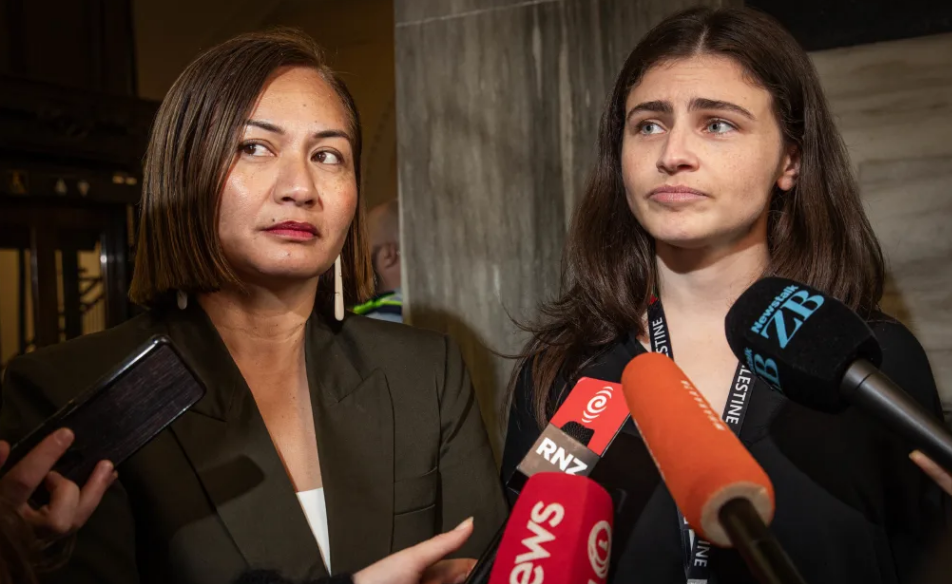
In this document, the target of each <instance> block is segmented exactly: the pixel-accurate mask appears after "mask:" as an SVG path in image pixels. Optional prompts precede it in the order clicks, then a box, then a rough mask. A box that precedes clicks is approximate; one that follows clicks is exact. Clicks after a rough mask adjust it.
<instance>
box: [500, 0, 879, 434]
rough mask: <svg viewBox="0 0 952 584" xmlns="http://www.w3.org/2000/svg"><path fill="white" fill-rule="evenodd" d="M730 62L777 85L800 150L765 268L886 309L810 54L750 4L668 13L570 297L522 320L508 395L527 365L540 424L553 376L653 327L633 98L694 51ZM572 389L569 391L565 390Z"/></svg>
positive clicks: (607, 147) (776, 209) (620, 92)
mask: <svg viewBox="0 0 952 584" xmlns="http://www.w3.org/2000/svg"><path fill="white" fill-rule="evenodd" d="M702 54H704V55H720V56H725V57H729V58H731V59H733V60H734V61H735V62H736V63H738V64H739V65H741V67H743V68H744V70H745V71H746V73H747V75H748V76H749V77H750V79H751V80H752V81H754V82H756V83H758V84H759V85H760V86H762V87H763V88H765V89H766V90H767V91H769V92H770V94H771V96H772V101H773V108H774V113H775V115H776V119H777V121H778V123H779V125H780V128H781V131H782V134H783V137H784V141H785V142H786V143H787V145H788V146H792V147H795V148H796V149H797V150H798V151H799V153H800V157H801V158H800V173H799V178H798V180H797V183H796V186H795V187H794V188H793V189H792V190H790V191H788V192H779V191H775V192H774V193H773V196H772V198H771V203H770V212H769V217H768V234H767V246H768V250H769V253H770V263H769V266H768V268H767V273H768V274H774V275H780V276H784V277H787V278H791V279H794V280H798V281H800V282H804V283H806V284H809V285H811V286H813V287H815V288H818V289H820V290H823V291H824V292H826V293H828V294H830V295H832V296H834V297H836V298H838V299H840V300H842V301H843V302H845V303H846V304H847V305H849V306H850V307H851V308H853V309H854V310H856V311H858V312H860V313H861V314H864V315H865V314H869V313H870V312H871V311H873V310H875V308H876V307H877V305H878V304H879V300H880V298H881V297H882V292H883V277H884V276H883V274H884V271H885V270H884V266H883V256H882V251H881V250H880V247H879V243H878V241H877V240H876V236H875V235H874V234H873V230H872V227H871V226H870V224H869V221H868V220H867V218H866V215H865V213H864V212H863V206H862V203H861V201H860V195H859V189H858V187H857V185H856V181H855V179H854V177H853V174H852V169H851V167H850V162H849V156H848V154H847V151H846V146H845V145H844V143H843V140H842V138H841V136H840V134H839V132H838V131H837V130H836V126H835V125H834V123H833V118H832V116H831V115H830V111H829V106H828V105H827V103H826V98H825V97H824V95H823V90H822V88H821V86H820V80H819V78H818V76H817V73H816V70H815V69H814V67H813V64H812V63H811V62H810V59H809V57H808V56H807V54H806V53H805V52H804V51H803V49H802V48H801V47H800V45H799V44H798V43H797V41H796V40H794V38H793V37H792V36H791V35H790V34H789V33H788V32H787V31H786V30H784V28H783V27H782V26H781V25H780V24H779V23H778V22H776V21H775V20H774V19H773V18H771V17H769V16H767V15H765V14H762V13H760V12H757V11H755V10H751V9H747V8H728V9H710V8H694V9H690V10H687V11H684V12H681V13H679V14H676V15H674V16H671V17H669V18H667V19H666V20H664V21H663V22H662V23H661V24H659V25H658V26H656V27H655V28H654V29H652V30H651V31H650V32H649V33H648V34H647V36H645V38H644V39H642V41H641V42H639V43H638V45H637V46H636V47H635V49H634V50H633V51H632V52H631V54H630V55H629V56H628V59H627V60H626V61H625V65H624V67H623V68H622V70H621V73H620V74H619V75H618V79H617V81H616V82H615V88H614V90H613V91H612V94H611V98H610V99H609V101H608V104H607V108H606V110H605V112H604V114H603V115H602V119H601V124H600V127H599V136H598V158H597V161H596V163H595V168H594V171H593V174H592V177H591V179H590V182H589V184H588V187H587V189H586V192H585V195H584V197H583V199H582V201H581V203H580V205H579V207H578V209H577V210H576V213H575V217H574V220H573V223H572V227H571V230H570V232H569V235H568V240H567V243H566V248H565V252H564V256H563V273H562V286H563V288H562V294H561V297H559V298H558V299H556V300H555V301H553V302H551V303H547V304H544V305H543V306H542V308H541V312H542V315H541V317H540V319H539V320H538V321H537V322H535V323H533V324H529V325H527V326H525V327H524V328H526V329H527V330H529V331H531V332H532V333H533V337H532V339H531V340H530V341H529V343H528V344H527V345H526V347H525V349H524V351H523V352H522V353H521V354H520V355H519V359H520V361H519V363H518V365H517V367H516V368H515V370H514V372H513V375H512V379H511V381H510V385H509V388H510V394H511V393H512V391H513V390H514V388H515V385H516V383H517V380H518V379H519V378H520V377H521V375H522V373H523V370H524V368H526V367H529V368H530V374H531V379H532V388H533V400H532V402H533V410H534V413H535V415H536V417H537V419H538V421H539V422H540V424H543V423H544V421H545V420H546V419H548V416H549V415H551V408H552V407H553V406H554V404H553V403H552V400H550V399H549V390H550V389H551V388H552V386H553V384H554V383H556V380H557V379H559V378H560V377H561V379H562V380H563V381H564V382H565V383H566V384H567V383H570V382H571V381H573V380H574V379H575V378H576V377H578V375H579V373H580V371H581V370H582V369H583V368H584V367H585V366H586V365H588V364H589V363H591V362H592V361H593V360H594V359H595V358H596V357H597V356H598V355H599V354H600V352H601V350H603V349H605V348H606V347H607V345H609V343H612V342H613V341H615V340H617V339H618V338H620V337H621V336H623V335H627V334H629V333H630V332H632V331H634V332H635V333H636V334H638V335H639V336H641V335H643V334H644V333H645V325H644V322H643V321H642V318H643V315H644V314H645V311H646V310H647V307H648V301H649V298H650V296H651V293H652V291H653V290H654V288H655V284H656V282H657V267H656V263H655V257H654V240H653V239H652V238H651V236H650V235H649V234H648V233H647V232H646V231H645V229H644V228H643V227H642V226H641V225H640V224H639V223H638V221H637V220H636V219H635V217H634V215H633V214H632V212H631V211H630V209H629V208H628V204H627V202H626V198H625V188H624V185H623V183H622V174H621V145H622V136H623V132H624V125H625V119H624V116H625V111H624V108H625V101H626V99H627V98H628V94H629V93H630V91H631V89H632V88H633V87H634V86H635V85H636V84H638V83H639V81H640V80H641V79H642V77H643V76H644V74H645V72H646V71H647V70H648V69H650V68H651V67H652V66H654V65H657V64H659V63H662V62H665V61H670V60H674V59H682V58H688V57H691V56H694V55H702ZM560 389H561V390H563V391H564V387H563V388H560Z"/></svg>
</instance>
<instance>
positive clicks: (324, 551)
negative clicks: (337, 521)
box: [297, 488, 333, 574]
mask: <svg viewBox="0 0 952 584" xmlns="http://www.w3.org/2000/svg"><path fill="white" fill-rule="evenodd" d="M297 496H298V501H299V502H300V503H301V508H302V509H304V515H305V516H306V517H307V523H308V525H310V526H311V531H312V532H313V533H314V539H316V540H317V547H318V548H319V549H320V551H321V558H323V559H324V565H325V566H327V571H328V572H329V573H331V574H333V572H332V571H331V542H330V540H329V539H328V537H327V505H325V504H324V489H323V488H320V489H311V490H310V491H301V492H300V493H298V494H297Z"/></svg>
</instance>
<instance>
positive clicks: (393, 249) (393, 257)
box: [377, 243, 400, 269]
mask: <svg viewBox="0 0 952 584" xmlns="http://www.w3.org/2000/svg"><path fill="white" fill-rule="evenodd" d="M377 258H378V259H377V261H378V263H379V264H380V267H381V268H384V269H386V268H389V267H391V266H393V265H395V264H396V263H397V262H399V261H400V254H399V252H398V251H397V245H396V244H395V243H385V244H383V245H382V246H381V247H380V252H379V254H378V256H377Z"/></svg>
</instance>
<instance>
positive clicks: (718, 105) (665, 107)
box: [625, 97, 756, 120]
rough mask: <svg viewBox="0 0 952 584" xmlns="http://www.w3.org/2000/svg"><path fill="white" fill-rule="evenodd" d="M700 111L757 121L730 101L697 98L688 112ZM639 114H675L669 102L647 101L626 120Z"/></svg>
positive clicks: (634, 109)
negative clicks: (725, 113)
mask: <svg viewBox="0 0 952 584" xmlns="http://www.w3.org/2000/svg"><path fill="white" fill-rule="evenodd" d="M698 110H721V111H729V112H734V113H736V114H740V115H742V116H744V117H745V118H748V119H751V120H755V119H756V118H755V117H754V114H752V113H750V111H748V110H747V109H744V108H742V107H740V106H739V105H737V104H735V103H731V102H729V101H722V100H719V99H707V98H706V97H695V98H694V99H692V100H691V103H690V104H689V105H688V111H690V112H695V111H698ZM637 112H654V113H659V114H668V115H670V114H672V113H674V107H673V106H672V105H671V102H669V101H660V100H657V101H646V102H642V103H639V104H638V105H636V106H635V107H633V108H631V110H629V112H628V115H627V116H625V119H626V120H628V119H630V118H631V116H632V115H633V114H635V113H637Z"/></svg>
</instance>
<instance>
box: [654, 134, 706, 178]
mask: <svg viewBox="0 0 952 584" xmlns="http://www.w3.org/2000/svg"><path fill="white" fill-rule="evenodd" d="M692 137H693V134H692V133H691V131H690V129H689V128H687V127H681V128H679V127H677V126H675V127H674V128H672V129H671V130H670V131H669V132H668V134H667V136H666V139H665V144H664V149H663V150H662V151H661V154H660V155H659V156H658V164H657V166H658V172H661V173H664V174H669V175H673V174H676V173H678V172H685V171H692V170H697V167H698V162H699V161H698V157H697V153H696V152H695V150H694V144H693V140H692Z"/></svg>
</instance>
